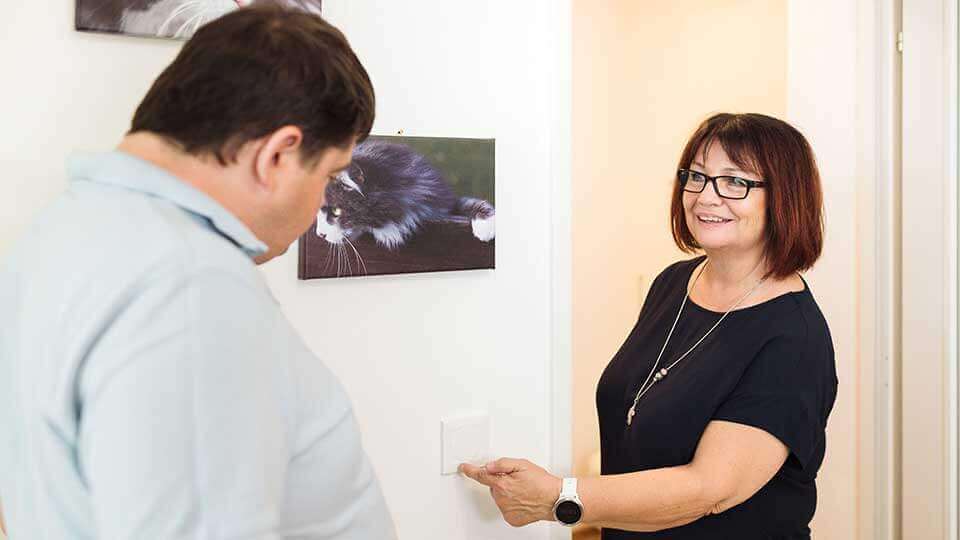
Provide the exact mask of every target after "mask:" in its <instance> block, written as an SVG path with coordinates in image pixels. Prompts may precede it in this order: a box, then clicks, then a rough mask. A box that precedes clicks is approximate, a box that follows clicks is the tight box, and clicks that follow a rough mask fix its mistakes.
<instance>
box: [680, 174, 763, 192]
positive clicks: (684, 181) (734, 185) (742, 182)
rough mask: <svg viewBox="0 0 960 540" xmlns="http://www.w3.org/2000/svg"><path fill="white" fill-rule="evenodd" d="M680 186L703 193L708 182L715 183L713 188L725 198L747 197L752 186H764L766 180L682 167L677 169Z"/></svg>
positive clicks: (685, 189)
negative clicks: (709, 173) (712, 173)
mask: <svg viewBox="0 0 960 540" xmlns="http://www.w3.org/2000/svg"><path fill="white" fill-rule="evenodd" d="M677 180H679V181H680V187H682V188H683V190H684V191H688V192H690V193H701V192H703V189H704V188H705V187H707V183H708V182H709V183H712V184H713V190H714V191H715V192H716V193H717V195H719V196H720V197H723V198H724V199H746V198H747V195H749V194H750V188H762V187H763V185H764V184H766V182H763V181H761V180H748V179H746V178H740V177H739V176H707V175H705V174H703V173H702V172H697V171H691V170H689V169H680V170H679V171H677Z"/></svg>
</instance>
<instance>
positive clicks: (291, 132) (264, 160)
mask: <svg viewBox="0 0 960 540" xmlns="http://www.w3.org/2000/svg"><path fill="white" fill-rule="evenodd" d="M302 143H303V132H302V131H301V130H300V128H298V127H296V126H284V127H282V128H280V129H278V130H276V131H274V132H273V133H271V134H269V135H267V136H266V137H264V138H263V139H262V144H261V145H260V147H259V148H258V149H257V152H256V156H255V157H254V172H255V173H256V177H257V182H258V183H259V184H260V185H262V186H263V187H265V188H266V189H267V190H269V191H272V190H273V189H274V188H275V187H276V182H277V180H278V179H279V177H280V176H286V175H288V174H290V173H291V172H294V173H295V172H296V171H299V169H300V168H301V161H300V149H301V146H302Z"/></svg>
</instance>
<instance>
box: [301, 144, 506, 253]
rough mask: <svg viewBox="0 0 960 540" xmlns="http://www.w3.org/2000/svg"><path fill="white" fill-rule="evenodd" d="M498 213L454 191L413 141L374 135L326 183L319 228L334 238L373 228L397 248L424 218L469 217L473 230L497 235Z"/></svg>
mask: <svg viewBox="0 0 960 540" xmlns="http://www.w3.org/2000/svg"><path fill="white" fill-rule="evenodd" d="M495 219H496V216H495V212H494V208H493V206H492V205H491V204H490V203H488V202H487V201H483V200H480V199H473V198H469V197H458V196H457V195H455V194H454V193H453V190H452V189H451V187H450V186H449V184H447V182H446V181H445V180H444V178H443V175H442V174H441V173H440V171H438V170H437V169H436V167H434V166H433V165H432V164H431V163H430V162H429V161H428V160H427V159H426V158H425V157H424V156H422V155H420V154H419V153H417V152H415V151H414V150H412V149H411V148H410V147H408V146H405V145H402V144H397V143H392V142H387V141H380V140H369V141H365V142H363V143H361V144H359V145H358V146H357V148H356V150H355V151H354V153H353V163H352V164H351V165H350V167H349V168H348V169H347V170H346V171H344V172H343V173H341V174H340V175H339V177H338V178H337V179H336V181H333V182H331V183H330V184H329V185H328V186H327V190H326V205H325V206H324V207H323V208H321V209H320V213H319V214H318V215H317V228H316V233H317V235H318V236H322V237H324V238H325V239H326V240H327V241H328V242H330V243H331V244H339V243H341V242H343V241H344V238H347V239H354V238H359V237H360V236H362V235H364V234H367V233H369V234H371V235H373V237H374V238H375V239H376V241H377V243H378V244H380V245H381V246H383V247H386V248H389V249H395V248H397V247H400V246H402V245H403V244H404V243H405V242H406V240H407V239H408V238H409V237H410V236H411V235H413V234H414V233H415V232H416V231H417V230H418V228H419V227H420V226H421V225H422V224H425V223H430V222H447V221H460V222H466V221H469V222H470V223H471V228H472V230H473V234H474V236H476V237H477V238H478V239H480V240H482V241H484V242H487V241H490V240H492V239H493V238H494V237H495V229H496V226H495Z"/></svg>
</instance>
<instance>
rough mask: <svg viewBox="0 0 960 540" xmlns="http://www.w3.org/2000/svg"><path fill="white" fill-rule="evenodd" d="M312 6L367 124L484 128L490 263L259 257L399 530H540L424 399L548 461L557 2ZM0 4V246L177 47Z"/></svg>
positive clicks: (419, 130)
mask: <svg viewBox="0 0 960 540" xmlns="http://www.w3.org/2000/svg"><path fill="white" fill-rule="evenodd" d="M324 7H325V9H326V13H327V16H328V18H329V19H330V20H331V21H332V22H333V23H334V24H337V25H338V26H340V27H341V28H342V29H343V30H344V31H345V33H346V34H347V36H348V37H349V38H350V40H351V42H352V44H353V45H354V47H355V48H356V50H357V51H358V54H359V55H360V57H361V59H362V60H363V62H364V63H365V65H366V66H367V68H368V70H369V71H370V73H371V76H372V78H373V81H374V85H375V87H376V90H377V97H378V120H377V125H376V127H375V131H376V132H378V133H393V132H395V131H397V130H400V129H403V130H404V132H405V133H406V134H408V135H434V136H478V137H496V138H497V189H498V193H497V202H498V208H497V214H498V225H499V232H500V235H499V238H498V242H497V244H498V245H497V270H496V271H481V272H459V273H447V274H436V275H417V276H398V277H378V278H367V279H351V280H330V281H314V282H307V283H304V282H298V281H297V280H296V250H295V249H293V250H291V252H290V253H289V254H288V255H286V256H284V257H282V258H280V259H278V260H276V261H274V262H271V263H270V264H268V265H266V266H265V268H264V275H265V276H266V278H267V280H268V281H269V283H270V286H271V288H272V289H273V290H274V291H275V294H276V296H277V298H278V300H279V301H280V303H281V304H282V306H283V308H284V310H285V312H286V313H287V314H288V316H289V317H290V319H291V320H292V322H293V324H294V325H295V326H296V327H297V328H298V329H299V330H300V331H301V332H302V333H303V335H304V336H305V338H306V340H307V342H308V343H309V344H310V346H311V347H312V348H313V349H314V350H315V351H316V352H317V353H318V355H319V356H320V357H321V358H322V359H323V360H324V361H325V362H327V363H328V364H329V365H330V366H331V367H332V369H333V370H334V371H335V372H336V373H337V374H338V375H339V377H340V378H341V380H342V381H343V383H344V384H345V386H346V387H347V389H348V391H349V392H350V394H351V396H352V397H353V400H354V403H355V406H356V412H357V415H358V417H359V421H360V424H361V427H362V430H363V436H364V441H365V446H366V448H367V450H368V452H369V454H370V455H371V457H372V460H373V462H374V465H375V467H376V469H377V470H378V472H379V475H380V478H381V481H382V484H383V486H384V490H385V492H386V496H387V500H388V503H389V505H390V507H391V509H392V511H393V514H394V517H395V520H396V522H397V526H398V532H399V534H400V537H401V538H404V539H406V538H417V539H440V538H443V539H454V540H456V539H465V540H466V539H477V540H479V539H484V540H486V539H490V538H505V537H510V538H518V539H522V538H531V539H532V538H546V537H547V536H548V529H549V527H547V526H546V525H540V526H533V527H529V528H526V529H521V530H515V531H514V530H509V529H510V528H509V526H507V525H505V524H503V523H502V521H501V520H500V518H499V514H498V513H497V511H496V509H495V507H493V506H492V503H490V502H489V500H488V499H489V497H488V495H487V493H486V491H485V490H482V489H475V488H469V487H468V486H467V484H466V481H465V480H463V479H461V478H458V477H441V476H440V475H439V469H440V441H439V434H440V429H439V418H440V417H441V416H442V415H444V414H447V413H451V412H454V411H457V410H461V409H484V410H487V411H489V412H490V414H491V417H492V423H491V426H492V432H491V439H492V441H491V442H492V448H493V451H494V453H495V454H498V455H499V454H505V455H512V456H520V457H527V458H530V459H532V460H534V461H536V462H539V463H544V464H546V463H549V462H551V461H556V462H561V463H562V462H563V457H562V456H560V457H559V458H558V457H557V456H553V455H551V451H550V450H551V446H550V442H551V436H552V432H551V421H552V420H553V418H552V417H551V398H552V395H551V377H552V376H553V375H554V373H553V372H552V371H551V356H550V350H551V349H550V345H551V342H550V340H551V330H553V327H552V326H551V322H552V321H551V300H552V297H551V290H552V289H551V263H552V261H553V259H552V256H553V253H552V252H551V241H552V240H555V239H554V238H552V236H551V230H552V229H551V205H550V197H551V193H553V191H552V189H553V186H552V184H554V183H556V182H560V183H563V182H565V181H566V180H565V178H564V176H563V169H564V167H563V166H560V167H559V169H558V168H557V167H555V164H554V163H552V161H551V155H552V154H551V151H552V150H554V149H552V148H551V145H552V144H553V143H554V142H555V141H554V140H552V139H551V127H552V126H556V125H559V124H562V123H563V120H562V118H560V119H558V118H556V114H555V113H556V111H555V110H552V95H553V92H554V90H553V86H554V84H553V80H552V79H551V77H554V76H555V74H554V72H553V66H552V62H553V60H554V59H555V56H556V55H555V54H554V52H553V50H552V49H551V46H552V42H553V39H554V38H555V37H556V36H554V35H553V28H551V21H553V20H554V18H553V16H552V15H551V9H552V8H554V7H555V6H552V5H551V0H536V1H529V2H508V1H498V2H475V1H472V0H463V1H456V2H454V1H450V0H424V1H419V2H394V1H391V0H380V1H376V2H372V1H371V2H354V1H346V0H342V1H340V0H328V1H325V2H324ZM4 9H5V16H4V17H3V18H2V19H0V21H2V22H0V65H2V66H3V67H4V76H3V79H4V82H3V84H2V85H0V104H2V105H0V107H2V110H0V118H2V119H3V121H2V122H3V123H2V125H0V149H2V150H0V152H2V153H0V161H2V163H3V174H4V179H3V182H4V183H5V185H6V186H7V187H8V190H7V192H8V193H10V192H12V193H14V194H15V195H14V196H13V197H5V198H0V253H2V251H3V248H4V247H5V246H7V245H9V242H10V241H11V240H12V238H14V237H15V236H16V235H17V234H18V232H19V231H20V230H21V229H22V227H23V226H24V225H25V224H26V223H27V222H28V220H29V219H30V217H31V216H32V215H33V214H34V213H35V212H36V210H37V209H38V208H39V207H40V206H42V205H43V204H44V203H45V202H46V201H48V200H50V199H51V198H52V197H53V196H54V195H55V194H56V193H58V192H59V191H60V190H62V188H63V187H64V185H65V179H64V173H63V160H64V158H65V156H66V155H67V154H68V153H69V152H70V151H72V150H97V149H107V148H111V147H112V146H113V145H115V143H116V142H117V141H118V139H119V137H120V136H121V134H122V133H123V131H124V130H125V128H126V126H127V123H128V119H129V118H130V116H131V114H132V111H133V109H134V107H135V106H136V104H137V103H138V101H139V99H140V97H141V96H142V95H143V93H144V92H145V90H146V89H147V87H148V85H149V84H150V82H151V81H152V79H153V77H155V76H156V74H158V73H159V71H160V70H161V69H162V68H163V66H164V65H165V64H167V63H168V62H169V61H170V60H171V59H172V57H173V56H174V55H175V53H176V51H177V50H178V48H179V44H176V43H170V42H163V41H150V40H142V39H134V38H123V37H117V36H99V35H90V34H79V33H76V32H74V31H73V29H72V17H73V4H72V2H61V1H59V0H33V1H30V2H15V3H12V4H11V5H9V6H6V7H5V8H4ZM561 116H562V114H561ZM557 170H559V171H560V172H559V176H557V175H556V173H552V172H551V171H557ZM11 187H12V190H10V188H11ZM554 247H556V246H554ZM560 420H561V421H562V420H563V419H560ZM567 421H569V420H567Z"/></svg>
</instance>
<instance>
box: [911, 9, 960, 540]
mask: <svg viewBox="0 0 960 540" xmlns="http://www.w3.org/2000/svg"><path fill="white" fill-rule="evenodd" d="M956 2H957V0H905V1H904V2H903V36H904V39H903V41H904V45H903V116H902V121H903V152H902V160H903V161H902V178H903V189H902V197H901V201H902V206H901V209H902V220H903V221H902V225H903V226H902V236H901V243H902V294H901V306H902V350H901V353H902V372H901V376H902V390H903V392H902V402H901V406H902V419H903V422H902V441H901V444H902V452H903V454H902V457H903V463H902V477H901V480H902V487H903V492H902V497H901V503H902V519H903V521H902V534H903V538H924V539H927V538H929V539H945V540H948V539H949V540H953V539H956V538H957V530H956V513H957V501H956V491H957V476H956V416H957V413H956V389H957V381H956V368H955V364H956V339H957V329H956V322H957V317H956V311H957V293H956V291H957V272H956V257H957V242H956V236H957V235H956V226H957V219H956V214H957V188H956V184H957V170H956V153H957V148H956V142H957V141H956V116H957V95H956V80H955V79H956V62H957V54H956V48H957V36H956V26H957V25H956V17H957V11H956Z"/></svg>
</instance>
